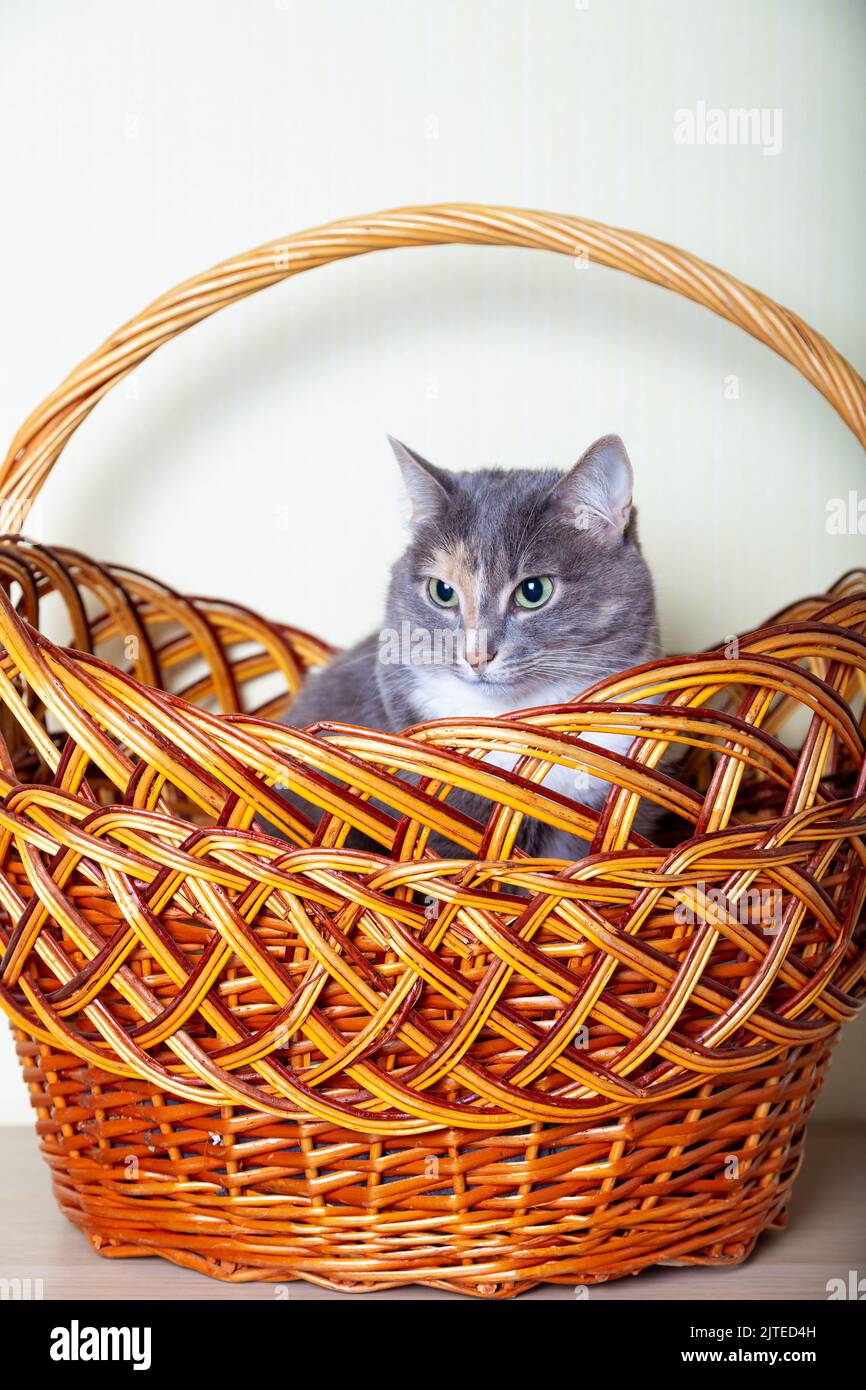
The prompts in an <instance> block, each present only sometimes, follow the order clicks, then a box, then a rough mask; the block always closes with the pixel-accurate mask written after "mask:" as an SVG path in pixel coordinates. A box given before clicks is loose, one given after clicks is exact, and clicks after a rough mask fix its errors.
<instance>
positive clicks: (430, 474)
mask: <svg viewBox="0 0 866 1390" xmlns="http://www.w3.org/2000/svg"><path fill="white" fill-rule="evenodd" d="M388 443H389V444H390V445H391V448H392V449H393V450H394V457H395V458H396V460H397V462H398V463H399V465H400V472H401V473H402V474H403V482H404V483H405V484H406V491H407V492H408V494H409V500H410V502H411V503H412V521H413V524H414V523H415V522H418V521H428V520H429V519H430V518H431V517H434V516H436V515H437V514H438V512H439V511H440V510H441V508H442V505H443V503H444V502H445V501H446V500H447V497H448V474H447V473H446V472H445V471H444V469H442V468H436V467H434V465H433V464H432V463H428V462H427V460H426V459H424V458H422V457H421V455H420V454H416V453H415V450H414V449H410V448H409V447H408V445H406V444H401V443H400V440H399V439H395V438H394V436H393V435H391V434H389V435H388Z"/></svg>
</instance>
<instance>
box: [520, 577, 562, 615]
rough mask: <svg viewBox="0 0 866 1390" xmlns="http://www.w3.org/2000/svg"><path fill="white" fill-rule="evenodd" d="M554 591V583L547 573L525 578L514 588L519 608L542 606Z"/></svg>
mask: <svg viewBox="0 0 866 1390" xmlns="http://www.w3.org/2000/svg"><path fill="white" fill-rule="evenodd" d="M552 593H553V583H552V581H551V580H550V579H548V578H547V576H546V575H541V576H537V577H535V578H533V579H524V580H523V581H522V582H521V583H520V584H518V586H517V588H516V589H515V590H514V602H515V603H516V604H517V606H518V608H541V607H542V605H543V604H545V603H547V600H548V599H549V598H550V595H551V594H552Z"/></svg>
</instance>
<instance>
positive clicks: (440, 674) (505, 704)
mask: <svg viewBox="0 0 866 1390" xmlns="http://www.w3.org/2000/svg"><path fill="white" fill-rule="evenodd" d="M413 693H414V699H415V704H416V706H417V708H418V710H419V712H420V714H421V715H422V717H423V718H424V719H452V718H469V719H471V718H472V717H473V716H475V717H478V718H483V719H493V718H496V717H497V716H499V715H501V714H508V713H510V711H511V710H513V709H514V708H515V701H514V695H513V694H509V693H508V692H507V691H506V692H505V693H504V694H503V692H502V691H496V690H491V689H490V687H485V686H483V685H481V684H480V683H479V684H473V683H472V682H470V681H465V680H462V679H461V677H460V676H457V675H454V674H453V673H452V672H451V671H449V670H447V669H443V668H442V667H439V668H436V669H430V668H427V669H419V670H418V672H417V676H416V684H415V690H414V692H413ZM578 693H579V692H577V691H576V690H575V689H574V683H573V682H572V683H570V684H569V685H568V686H566V685H550V686H543V687H541V688H539V689H537V690H534V691H533V692H532V698H531V703H532V705H533V706H540V705H560V704H566V703H567V702H568V701H569V700H573V699H574V697H575V695H576V694H578ZM518 707H519V706H518ZM523 707H524V708H527V707H528V702H527V701H524V704H523ZM582 737H584V738H585V739H586V741H587V742H588V743H592V744H594V745H595V746H596V747H598V748H607V749H610V750H611V751H612V752H614V753H627V752H628V749H629V746H630V744H631V743H632V735H631V734H607V733H591V734H585V735H582ZM517 760H518V759H517V757H516V756H514V755H513V754H511V753H488V754H486V756H485V762H490V763H494V764H495V765H496V766H497V767H503V768H505V769H506V770H508V771H510V770H511V769H512V768H513V767H514V765H515V763H516V762H517ZM544 786H545V787H549V788H550V790H551V791H555V792H559V794H560V795H561V796H568V797H571V798H573V799H574V800H575V801H581V802H583V804H584V805H585V806H591V807H599V806H601V805H602V804H603V802H604V799H605V797H606V796H607V793H608V790H609V784H608V783H607V782H606V781H605V780H604V779H603V778H601V777H591V776H589V775H588V774H587V773H584V772H581V771H580V770H578V769H576V768H573V767H566V766H563V765H562V764H554V765H553V766H551V768H550V770H549V772H548V773H547V775H546V777H545V778H544Z"/></svg>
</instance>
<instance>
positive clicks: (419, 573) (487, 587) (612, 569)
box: [285, 435, 659, 858]
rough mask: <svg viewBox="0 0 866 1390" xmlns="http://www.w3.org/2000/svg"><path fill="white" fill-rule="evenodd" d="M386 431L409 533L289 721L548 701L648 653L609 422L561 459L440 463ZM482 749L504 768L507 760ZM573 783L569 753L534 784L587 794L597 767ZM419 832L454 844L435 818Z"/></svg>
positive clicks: (628, 497)
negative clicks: (380, 591) (346, 641)
mask: <svg viewBox="0 0 866 1390" xmlns="http://www.w3.org/2000/svg"><path fill="white" fill-rule="evenodd" d="M389 441H390V443H391V447H392V449H393V451H394V454H395V456H396V459H397V462H398V464H399V466H400V470H401V472H402V475H403V480H404V483H405V487H406V491H407V493H408V496H409V500H410V503H411V520H410V527H411V536H410V541H409V545H408V547H407V549H406V550H405V551H404V553H403V554H402V555H401V556H400V558H399V559H398V560H397V562H396V564H395V565H394V567H393V569H392V572H391V582H390V586H389V589H388V596H387V600H386V604H385V614H384V622H383V625H382V628H381V629H380V631H379V632H376V633H373V634H372V635H371V636H369V637H367V638H366V639H365V640H364V641H362V642H360V643H359V644H358V645H357V646H355V647H353V648H352V649H351V650H349V651H346V652H343V653H341V654H340V655H338V656H336V657H335V658H334V659H333V660H332V661H331V662H330V663H329V664H328V665H327V666H325V667H322V668H321V669H320V670H319V671H317V672H315V673H313V674H312V675H311V676H310V677H309V679H308V680H307V682H306V684H305V685H304V686H302V687H301V689H300V691H299V692H298V694H297V696H296V697H295V700H294V702H293V704H292V706H291V707H290V710H289V712H288V715H287V717H286V720H285V722H286V723H287V724H289V725H291V726H292V727H294V728H299V729H300V728H305V727H307V726H308V725H311V724H315V723H317V722H319V721H335V722H339V723H349V724H361V725H364V726H366V727H368V728H373V729H380V730H382V731H385V732H390V733H399V732H401V731H402V730H404V729H406V728H408V727H409V726H410V725H413V724H418V723H421V722H423V721H426V720H432V719H441V718H446V717H449V716H464V717H465V716H469V717H472V716H493V715H500V714H505V713H508V712H509V711H512V710H516V709H524V708H527V707H530V706H537V705H547V704H559V703H564V702H566V701H569V700H573V699H574V698H575V697H576V696H577V695H579V694H580V692H581V691H583V690H584V689H586V687H587V686H589V685H592V684H593V683H594V682H596V681H598V680H600V679H601V678H603V677H607V676H610V675H612V674H614V673H616V672H618V671H622V670H624V669H625V668H627V667H629V666H635V665H639V664H640V663H642V662H645V661H649V660H651V659H652V658H653V657H655V656H657V655H658V654H659V635H658V621H657V615H656V603H655V596H654V590H653V583H652V578H651V575H650V571H649V568H648V566H647V564H646V561H645V560H644V558H643V555H642V553H641V549H640V546H639V544H638V538H637V521H636V512H635V508H634V506H633V502H632V485H633V472H632V466H631V462H630V460H629V457H628V454H627V453H626V449H625V445H624V444H623V442H622V440H621V439H620V438H619V436H618V435H605V436H604V437H603V438H601V439H598V440H596V441H595V443H594V444H592V445H591V446H590V447H589V448H588V449H587V450H586V451H585V453H584V454H582V455H581V457H580V458H579V459H578V461H577V463H575V464H574V466H573V467H572V468H571V469H569V470H568V471H567V472H563V471H560V470H556V469H552V468H541V469H502V468H482V469H478V470H476V471H466V472H449V471H447V470H446V469H444V468H440V467H436V466H435V465H433V464H432V463H429V462H428V461H427V460H426V459H424V458H422V457H421V455H420V454H418V453H416V452H415V451H414V450H413V449H410V448H408V447H407V446H406V445H405V444H402V443H400V441H399V440H396V439H393V438H391V437H390V436H389ZM592 741H593V742H594V743H596V744H598V745H602V746H604V747H606V748H612V749H615V750H616V751H618V752H625V751H626V750H627V749H628V746H629V744H630V743H631V741H632V740H631V737H630V736H629V735H605V734H598V735H594V736H592ZM488 761H489V762H497V763H499V765H500V766H504V767H511V766H513V764H514V761H515V759H514V758H513V757H512V756H511V755H490V756H489V757H488ZM575 785H576V778H575V772H574V770H573V769H570V768H567V767H561V766H553V767H551V769H550V772H549V773H548V774H547V776H546V778H545V786H546V787H549V788H551V789H553V790H556V791H560V792H562V793H564V794H565V795H569V796H572V797H573V798H574V799H575V800H576V801H579V802H582V803H583V804H584V805H587V806H590V807H593V808H598V807H600V806H601V805H602V804H603V802H604V800H605V797H606V795H607V792H608V789H609V788H608V783H607V782H606V781H604V780H603V779H601V778H592V777H590V778H584V779H582V782H581V783H580V784H579V790H576V789H575ZM291 799H292V800H293V801H295V802H296V803H297V804H298V805H300V806H302V807H303V809H304V810H305V811H306V813H307V814H308V815H310V816H311V818H312V819H314V820H315V819H317V818H318V814H319V813H318V811H317V810H316V809H315V808H311V807H310V806H309V804H306V805H305V804H304V803H303V802H301V801H300V800H299V799H298V798H296V797H291ZM449 805H452V806H454V807H455V808H456V809H458V810H461V811H463V812H465V813H467V814H469V815H471V816H472V817H473V818H474V819H476V820H478V821H480V822H481V824H484V822H485V821H486V819H487V817H488V814H489V811H490V803H489V802H488V801H486V800H484V799H483V798H481V797H478V796H475V795H473V794H471V793H468V792H465V791H463V790H461V789H457V790H455V791H453V792H452V793H451V795H450V797H449ZM517 843H518V844H519V845H520V847H521V848H522V849H524V850H526V851H527V853H529V854H532V855H534V856H537V857H565V858H577V857H580V856H581V855H582V854H583V853H585V850H586V846H585V843H583V842H581V841H579V840H577V839H576V838H575V837H573V836H571V835H568V834H567V833H566V832H565V831H562V830H557V829H556V828H554V827H550V826H547V825H545V824H543V823H542V822H540V821H534V820H530V819H525V820H524V821H523V823H522V825H521V829H520V833H519V836H518V840H517ZM430 846H431V848H433V849H434V850H435V851H436V852H437V853H439V854H442V855H446V856H450V857H454V856H459V857H465V854H466V851H465V849H462V850H461V849H460V848H459V847H458V846H456V845H455V844H454V843H453V842H451V841H450V840H446V839H445V838H444V837H443V836H442V835H440V834H438V833H437V834H434V835H432V836H431V839H430Z"/></svg>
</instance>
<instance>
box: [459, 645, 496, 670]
mask: <svg viewBox="0 0 866 1390" xmlns="http://www.w3.org/2000/svg"><path fill="white" fill-rule="evenodd" d="M495 655H496V648H495V647H488V646H485V644H484V643H483V642H482V643H481V645H480V646H478V647H471V646H467V648H466V660H467V661H468V663H469V665H470V666H471V667H472V669H473V671H483V670H484V668H485V666H489V665H490V663H491V661H492V660H493V658H494V657H495Z"/></svg>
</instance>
